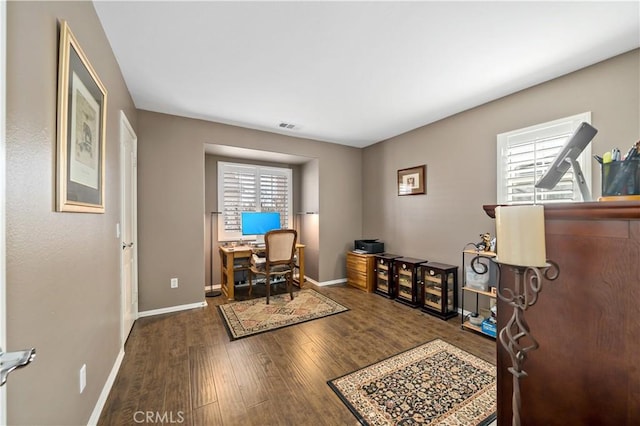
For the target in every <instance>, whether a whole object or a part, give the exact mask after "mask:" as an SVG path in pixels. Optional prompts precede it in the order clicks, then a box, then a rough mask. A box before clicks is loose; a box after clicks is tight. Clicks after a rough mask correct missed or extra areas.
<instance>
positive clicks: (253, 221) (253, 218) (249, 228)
mask: <svg viewBox="0 0 640 426" xmlns="http://www.w3.org/2000/svg"><path fill="white" fill-rule="evenodd" d="M240 219H241V226H242V235H243V236H246V235H251V236H253V235H255V236H256V237H257V238H256V240H257V242H258V243H264V234H266V233H267V232H269V231H271V230H274V229H280V213H278V212H242V213H240Z"/></svg>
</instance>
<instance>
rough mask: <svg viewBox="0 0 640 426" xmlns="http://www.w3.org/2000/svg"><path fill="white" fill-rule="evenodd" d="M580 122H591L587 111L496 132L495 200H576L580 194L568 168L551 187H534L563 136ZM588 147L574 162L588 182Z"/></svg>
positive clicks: (564, 137) (501, 202)
mask: <svg viewBox="0 0 640 426" xmlns="http://www.w3.org/2000/svg"><path fill="white" fill-rule="evenodd" d="M582 122H587V123H590V122H591V113H588V112H587V113H583V114H578V115H574V116H571V117H567V118H563V119H559V120H554V121H551V122H548V123H543V124H538V125H535V126H531V127H527V128H524V129H519V130H514V131H511V132H507V133H501V134H499V135H498V158H497V165H498V167H497V183H498V188H497V194H498V200H497V202H498V204H533V203H534V202H535V203H537V204H543V203H552V202H569V201H580V200H581V199H582V198H581V195H580V190H579V188H578V184H577V182H576V178H575V176H574V173H573V169H572V168H569V170H568V171H567V173H565V175H564V176H563V177H562V179H561V180H560V182H559V183H558V184H557V185H556V186H555V188H553V189H541V188H536V187H535V183H536V182H537V181H538V180H539V179H540V178H541V177H542V175H543V174H544V173H545V172H546V171H547V168H548V167H549V165H550V164H551V163H552V162H553V160H554V159H555V157H556V155H557V154H558V153H559V152H560V150H561V149H562V147H563V146H564V144H565V142H566V141H567V139H568V138H569V137H570V136H571V134H572V133H573V132H574V130H575V129H576V128H577V127H578V126H579V125H580V123H582ZM590 160H591V147H590V145H588V146H587V148H586V149H585V150H584V151H583V152H582V154H581V155H580V158H579V159H578V162H579V163H580V166H581V167H582V172H583V174H584V176H585V179H586V181H587V182H588V183H589V184H590V183H591V161H590Z"/></svg>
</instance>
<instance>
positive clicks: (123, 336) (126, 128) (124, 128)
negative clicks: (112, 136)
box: [119, 110, 138, 348]
mask: <svg viewBox="0 0 640 426" xmlns="http://www.w3.org/2000/svg"><path fill="white" fill-rule="evenodd" d="M127 134H128V137H131V140H132V144H133V152H134V158H133V161H132V164H131V166H132V169H133V170H132V173H131V183H132V189H131V190H132V197H131V198H132V199H133V202H132V203H131V204H132V205H131V209H132V210H133V212H132V213H133V223H132V224H131V235H132V242H133V247H131V250H132V253H131V256H132V259H133V264H132V265H131V269H132V272H133V274H132V275H133V279H132V282H131V285H132V288H131V291H132V297H133V298H134V300H135V313H134V321H135V320H136V319H137V318H138V237H137V236H138V201H137V199H138V179H137V164H136V161H137V152H138V136H137V135H136V132H135V131H134V130H133V127H132V126H131V123H130V122H129V119H127V116H126V115H125V113H124V111H122V110H121V111H120V224H122V223H123V219H124V217H125V213H126V212H125V211H124V210H125V202H124V201H125V200H124V197H125V194H126V191H125V184H126V182H125V173H126V171H125V170H124V168H125V165H126V164H127V162H126V158H125V155H126V152H125V147H124V140H125V139H124V138H125V137H127ZM119 232H120V235H119V237H120V242H121V245H120V249H119V250H120V343H121V346H122V347H123V348H124V344H125V342H126V341H127V337H128V336H129V331H130V330H126V331H125V311H126V309H127V307H126V306H125V305H126V297H125V290H126V289H125V279H124V271H125V268H124V263H123V262H124V250H123V249H122V243H124V241H123V238H124V232H123V229H119Z"/></svg>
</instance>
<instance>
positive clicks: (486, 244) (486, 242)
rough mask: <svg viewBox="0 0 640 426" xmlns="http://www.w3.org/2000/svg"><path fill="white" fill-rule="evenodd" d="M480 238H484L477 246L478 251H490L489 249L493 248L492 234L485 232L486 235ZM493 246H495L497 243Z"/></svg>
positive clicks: (481, 235)
mask: <svg viewBox="0 0 640 426" xmlns="http://www.w3.org/2000/svg"><path fill="white" fill-rule="evenodd" d="M480 238H482V241H480V242H479V243H478V244H475V246H476V249H477V250H479V251H489V249H490V248H491V234H490V233H488V232H485V233H484V234H480ZM494 240H495V238H494ZM493 245H494V246H495V241H494V243H493Z"/></svg>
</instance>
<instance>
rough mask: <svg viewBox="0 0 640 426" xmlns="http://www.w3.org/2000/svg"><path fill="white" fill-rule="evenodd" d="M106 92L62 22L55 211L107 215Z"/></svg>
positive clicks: (76, 41)
mask: <svg viewBox="0 0 640 426" xmlns="http://www.w3.org/2000/svg"><path fill="white" fill-rule="evenodd" d="M106 120H107V90H106V89H105V87H104V86H103V84H102V82H101V81H100V78H99V77H98V75H97V74H96V72H95V70H94V69H93V67H92V66H91V64H90V63H89V60H88V59H87V57H86V55H85V54H84V52H83V51H82V48H81V47H80V45H79V43H78V40H77V39H76V38H75V36H74V35H73V33H72V32H71V29H70V28H69V24H68V23H67V22H66V21H61V22H60V45H59V58H58V123H57V124H58V135H57V145H58V146H57V152H56V169H57V170H56V192H57V193H56V211H59V212H83V213H104V194H105V185H104V182H105V142H106V140H105V133H106V132H105V126H106Z"/></svg>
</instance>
